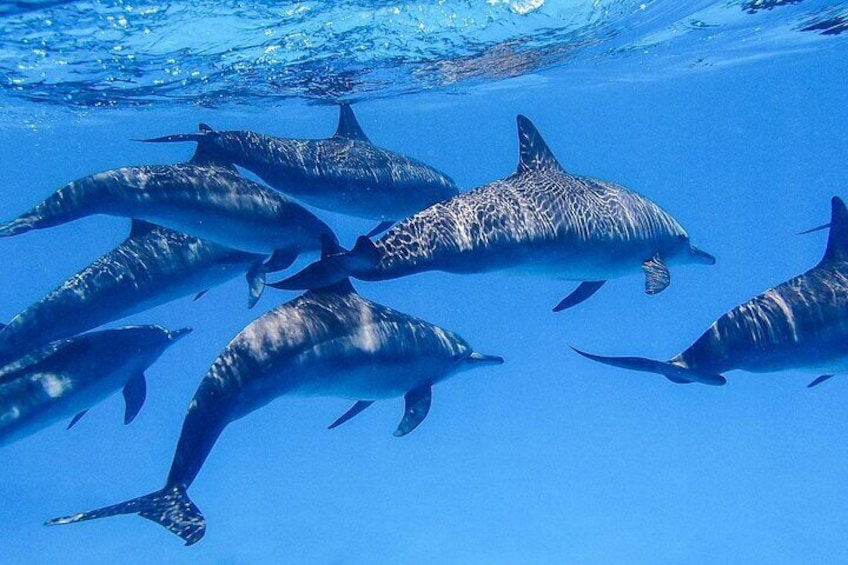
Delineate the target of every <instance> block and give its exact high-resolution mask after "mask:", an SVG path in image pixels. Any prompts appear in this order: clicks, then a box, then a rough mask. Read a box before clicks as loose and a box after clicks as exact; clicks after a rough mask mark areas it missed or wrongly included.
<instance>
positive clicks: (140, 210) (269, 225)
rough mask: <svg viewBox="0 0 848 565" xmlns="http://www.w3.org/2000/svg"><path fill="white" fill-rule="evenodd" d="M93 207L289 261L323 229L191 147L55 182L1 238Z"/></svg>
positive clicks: (316, 244)
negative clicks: (187, 152) (188, 155)
mask: <svg viewBox="0 0 848 565" xmlns="http://www.w3.org/2000/svg"><path fill="white" fill-rule="evenodd" d="M92 214H108V215H112V216H123V217H129V218H135V219H139V220H146V221H150V222H154V223H157V224H160V225H162V226H165V227H168V228H171V229H174V230H177V231H180V232H183V233H186V234H190V235H193V236H195V237H199V238H203V239H208V240H209V241H214V242H216V243H218V244H220V245H225V246H227V247H231V248H233V249H240V250H242V251H248V252H251V253H261V254H266V255H267V254H272V253H273V254H275V259H274V262H275V264H278V265H284V266H288V265H290V264H291V263H292V262H293V261H294V260H295V258H296V257H297V255H298V254H299V253H300V252H302V251H310V250H316V251H317V250H318V249H320V247H321V237H322V236H325V235H327V236H329V235H332V231H331V230H330V228H329V227H328V226H327V225H326V224H325V223H324V222H322V221H321V220H319V219H318V218H317V217H315V216H314V215H313V214H312V213H311V212H309V211H307V210H306V209H305V208H303V207H302V206H300V205H299V204H297V203H295V202H293V201H291V200H289V199H287V198H286V197H285V196H283V195H282V194H280V193H279V192H276V191H274V190H271V189H269V188H266V187H264V186H262V185H260V184H258V183H255V182H253V181H251V180H249V179H246V178H244V177H243V176H242V175H240V174H239V173H238V172H237V171H236V170H235V168H234V167H233V166H232V164H230V163H226V162H224V161H221V160H220V159H214V158H212V157H210V156H208V155H206V154H204V153H203V151H202V150H198V151H197V152H196V153H195V155H194V157H193V158H192V159H191V160H190V161H189V162H187V163H180V164H177V165H154V166H138V167H124V168H120V169H113V170H111V171H106V172H102V173H97V174H94V175H91V176H88V177H84V178H81V179H78V180H75V181H74V182H72V183H70V184H67V185H65V186H64V187H62V188H60V189H59V190H58V191H56V192H55V193H54V194H52V195H51V196H49V197H48V198H47V199H46V200H44V201H43V202H41V203H40V204H38V205H36V206H35V207H34V208H32V209H31V210H30V211H29V212H26V213H25V214H23V215H21V216H19V217H17V218H15V219H14V220H12V221H10V222H7V223H5V224H2V225H0V237H7V236H12V235H17V234H21V233H25V232H28V231H30V230H34V229H44V228H49V227H52V226H57V225H60V224H64V223H67V222H70V221H73V220H77V219H79V218H83V217H85V216H89V215H92Z"/></svg>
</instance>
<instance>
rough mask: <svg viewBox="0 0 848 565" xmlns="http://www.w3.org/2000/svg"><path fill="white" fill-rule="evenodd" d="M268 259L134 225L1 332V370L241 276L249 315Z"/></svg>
mask: <svg viewBox="0 0 848 565" xmlns="http://www.w3.org/2000/svg"><path fill="white" fill-rule="evenodd" d="M264 261H265V256H264V255H257V254H253V253H246V252H244V251H237V250H235V249H230V248H228V247H224V246H221V245H218V244H216V243H212V242H210V241H205V240H202V239H198V238H196V237H193V236H190V235H186V234H182V233H179V232H175V231H173V230H169V229H167V228H163V227H161V226H157V225H155V224H150V223H148V222H144V221H142V220H133V227H132V230H131V232H130V235H129V237H127V239H126V240H125V241H124V242H123V243H121V244H120V245H119V246H118V247H116V248H115V249H113V250H112V251H109V252H108V253H106V254H105V255H103V256H102V257H100V258H99V259H97V260H96V261H94V262H93V263H92V264H91V265H89V266H87V267H86V268H85V269H83V270H82V271H80V272H78V273H77V274H75V275H73V276H72V277H70V278H69V279H68V280H66V281H65V282H63V283H62V284H61V285H60V286H58V287H57V288H56V289H54V290H53V291H51V292H50V293H48V294H47V295H46V296H45V297H44V298H42V299H41V300H39V301H37V302H35V303H34V304H32V305H31V306H29V307H28V308H27V309H26V310H24V311H23V312H21V313H20V314H18V315H17V316H15V317H14V318H12V320H11V321H10V322H9V323H8V324H7V325H6V326H5V327H4V328H3V329H2V330H0V363H2V362H3V361H4V360H10V359H12V358H14V357H16V356H20V355H21V354H23V353H25V352H27V351H29V350H31V349H35V348H36V347H39V346H41V345H44V344H46V343H48V342H51V341H54V340H57V339H62V338H66V337H71V336H74V335H76V334H78V333H81V332H84V331H86V330H90V329H92V328H96V327H98V326H100V325H102V324H105V323H108V322H111V321H113V320H118V319H121V318H124V317H126V316H130V315H132V314H135V313H138V312H143V311H144V310H148V309H150V308H153V307H155V306H158V305H160V304H164V303H166V302H170V301H171V300H175V299H177V298H180V297H182V296H186V295H189V294H197V293H202V292H205V291H206V290H207V289H209V288H212V287H214V286H216V285H218V284H221V283H222V282H224V281H227V280H229V279H231V278H233V277H235V276H237V275H240V274H245V273H246V275H245V276H246V278H247V281H248V286H249V289H250V296H249V299H248V305H249V306H250V307H252V306H253V305H254V304H255V303H256V301H257V300H258V299H259V296H260V295H261V293H262V290H263V288H264V285H265V273H266V270H267V269H268V268H269V267H268V266H267V265H266V264H265V262H264Z"/></svg>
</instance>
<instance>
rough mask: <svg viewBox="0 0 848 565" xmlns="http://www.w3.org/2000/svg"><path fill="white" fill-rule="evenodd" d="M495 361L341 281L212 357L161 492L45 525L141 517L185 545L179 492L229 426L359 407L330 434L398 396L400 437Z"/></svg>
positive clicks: (188, 509) (195, 527)
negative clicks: (443, 388) (290, 409)
mask: <svg viewBox="0 0 848 565" xmlns="http://www.w3.org/2000/svg"><path fill="white" fill-rule="evenodd" d="M501 363H503V359H501V358H500V357H495V356H490V355H482V354H480V353H477V352H475V351H473V350H472V349H471V346H469V345H468V343H466V342H465V340H463V339H462V338H461V337H459V336H458V335H456V334H455V333H453V332H450V331H447V330H444V329H441V328H439V327H437V326H434V325H432V324H428V323H427V322H424V321H422V320H419V319H417V318H413V317H411V316H408V315H406V314H402V313H400V312H396V311H394V310H391V309H389V308H386V307H385V306H381V305H380V304H375V303H374V302H371V301H369V300H366V299H365V298H363V297H361V296H360V295H359V294H357V293H356V292H355V291H354V289H353V287H352V286H351V285H350V283H349V282H348V281H347V280H344V281H340V282H338V283H336V284H335V285H333V286H331V287H328V288H325V289H320V290H315V291H310V292H307V293H306V294H304V295H302V296H300V297H299V298H296V299H294V300H292V301H291V302H288V303H286V304H283V305H281V306H279V307H277V308H275V309H274V310H271V311H270V312H268V313H267V314H265V315H263V316H262V317H260V318H258V319H257V320H255V321H253V322H252V323H251V324H250V325H248V326H247V327H246V328H244V329H243V330H242V331H241V333H239V334H238V335H237V336H236V337H235V338H234V339H233V340H232V341H231V342H230V343H229V345H227V347H226V349H225V350H224V351H223V353H221V354H220V355H219V356H218V358H217V359H216V360H215V362H214V364H213V365H212V367H211V368H210V369H209V371H208V372H207V373H206V376H205V377H204V378H203V380H202V381H201V383H200V387H199V388H198V390H197V392H196V393H195V395H194V398H193V399H192V401H191V403H190V404H189V408H188V414H187V415H186V418H185V421H184V423H183V428H182V431H181V433H180V438H179V441H178V443H177V448H176V453H175V454H174V460H173V463H172V464H171V470H170V473H169V474H168V478H167V480H166V481H165V486H164V487H163V488H162V489H161V490H158V491H156V492H153V493H151V494H148V495H146V496H142V497H139V498H136V499H133V500H130V501H127V502H123V503H120V504H116V505H113V506H108V507H105V508H101V509H99V510H93V511H90V512H83V513H80V514H74V515H71V516H67V517H64V518H57V519H54V520H50V521H49V522H47V524H48V525H57V524H69V523H73V522H80V521H84V520H92V519H95V518H104V517H107V516H114V515H118V514H139V515H140V516H142V517H143V518H147V519H149V520H153V521H154V522H157V523H159V524H161V525H162V526H164V527H165V528H167V529H169V530H170V531H171V532H173V533H175V534H177V535H178V536H180V537H181V538H183V540H185V543H186V545H192V544H194V543H196V542H198V541H199V540H200V539H201V538H202V537H203V535H204V533H205V529H206V524H205V520H204V518H203V515H202V514H201V513H200V510H199V509H198V508H197V506H195V505H194V503H193V502H192V501H191V500H190V499H189V497H188V495H187V494H186V490H187V489H188V488H189V487H190V486H191V484H192V483H193V482H194V480H195V477H196V476H197V473H198V472H199V471H200V468H201V466H202V465H203V463H204V461H205V460H206V457H207V456H208V455H209V452H210V451H211V449H212V447H213V445H214V444H215V441H216V440H217V439H218V436H219V435H220V433H221V432H222V431H223V430H224V428H225V427H226V426H227V425H228V424H229V423H231V422H233V421H235V420H238V419H239V418H242V417H244V416H246V415H247V414H249V413H251V412H253V411H254V410H256V409H258V408H261V407H262V406H264V405H266V404H268V403H269V402H271V401H272V400H273V399H275V398H277V397H279V396H284V395H303V396H334V397H343V398H350V399H355V400H357V402H356V403H355V404H354V405H353V407H352V408H351V409H350V410H348V411H347V412H346V413H345V414H344V415H343V416H342V417H340V418H339V419H338V420H336V422H334V423H333V424H332V425H331V427H335V426H337V425H339V424H341V423H343V422H345V421H347V420H349V419H350V418H352V417H353V416H355V415H357V414H359V413H360V412H362V410H364V409H365V408H367V407H368V406H369V405H370V404H371V403H372V402H373V401H375V400H378V399H384V398H394V397H397V396H404V399H405V402H406V409H405V412H404V416H403V419H402V420H401V422H400V424H399V425H398V428H397V430H396V431H395V435H396V436H402V435H405V434H408V433H409V432H411V431H412V430H413V429H415V428H416V427H417V426H418V425H419V424H420V423H421V422H422V421H423V420H424V418H425V417H426V416H427V413H428V411H429V408H430V400H431V392H430V391H431V387H432V386H433V385H435V384H436V383H438V382H441V381H443V380H445V379H447V378H448V377H450V376H452V375H453V374H455V373H457V372H459V371H462V370H465V369H469V368H472V367H479V366H485V365H493V364H501Z"/></svg>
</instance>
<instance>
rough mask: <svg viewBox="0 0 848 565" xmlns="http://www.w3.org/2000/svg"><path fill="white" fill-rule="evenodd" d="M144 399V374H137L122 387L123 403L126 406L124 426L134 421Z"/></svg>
mask: <svg viewBox="0 0 848 565" xmlns="http://www.w3.org/2000/svg"><path fill="white" fill-rule="evenodd" d="M145 398H147V381H146V380H145V379H144V373H139V374H138V375H136V376H134V377H133V378H131V379H130V380H129V381H127V384H126V385H125V386H124V402H125V404H126V407H125V410H124V425H126V424H129V423H130V422H132V421H133V420H135V417H136V416H138V411H139V410H141V407H142V405H144V399H145Z"/></svg>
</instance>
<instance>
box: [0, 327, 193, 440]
mask: <svg viewBox="0 0 848 565" xmlns="http://www.w3.org/2000/svg"><path fill="white" fill-rule="evenodd" d="M190 331H191V330H190V329H188V328H184V329H181V330H176V331H168V330H166V329H164V328H161V327H159V326H128V327H124V328H118V329H112V330H103V331H98V332H91V333H87V334H83V335H80V336H76V337H74V338H71V339H64V340H59V341H54V342H52V343H50V344H48V345H46V346H44V347H41V348H39V349H36V350H35V351H33V352H31V353H29V354H27V355H25V356H23V357H22V358H20V359H18V360H16V361H13V362H12V363H8V364H6V365H4V366H3V367H0V445H4V444H8V443H11V442H13V441H16V440H18V439H21V438H23V437H25V436H28V435H30V434H33V433H35V432H37V431H38V430H40V429H42V428H44V427H46V426H48V425H50V424H52V423H53V422H56V421H58V420H61V419H63V418H67V417H70V416H74V414H76V416H74V418H73V420H71V423H70V424H69V425H68V427H69V428H70V427H71V426H73V425H74V424H76V422H78V421H79V419H80V418H81V417H82V416H83V415H84V414H85V413H86V412H87V411H88V409H89V408H91V407H92V406H93V405H94V404H97V403H98V402H100V401H101V400H103V399H105V398H106V397H108V396H109V395H111V394H112V393H113V392H115V391H116V390H121V389H123V394H124V400H125V402H126V411H125V412H124V423H125V424H129V423H130V422H132V420H133V419H134V418H135V416H136V415H137V414H138V411H139V410H140V409H141V406H142V404H144V399H145V397H146V395H147V392H146V391H147V384H146V382H145V378H144V371H145V370H146V369H147V368H148V367H149V366H150V365H152V364H153V363H154V362H155V361H156V359H158V358H159V356H160V355H162V353H163V352H164V351H165V349H167V348H168V347H169V346H170V345H171V344H173V343H174V342H175V341H177V340H178V339H180V338H181V337H183V336H184V335H186V334H188V333H189V332H190Z"/></svg>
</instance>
